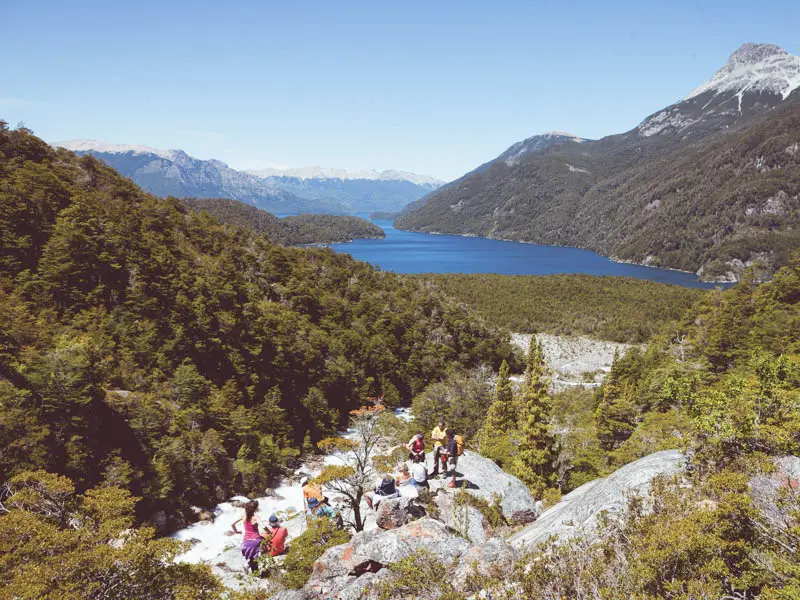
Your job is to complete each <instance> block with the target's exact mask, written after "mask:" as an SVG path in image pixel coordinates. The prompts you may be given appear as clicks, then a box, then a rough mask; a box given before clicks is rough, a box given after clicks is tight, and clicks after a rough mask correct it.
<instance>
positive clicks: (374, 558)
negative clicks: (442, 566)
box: [305, 517, 469, 599]
mask: <svg viewBox="0 0 800 600" xmlns="http://www.w3.org/2000/svg"><path fill="white" fill-rule="evenodd" d="M468 548H469V543H468V542H467V541H466V540H465V539H463V538H461V537H459V536H457V535H455V534H453V533H452V532H451V531H449V530H448V528H447V527H446V526H445V525H444V524H442V523H440V522H439V521H436V520H434V519H431V518H427V517H426V518H423V519H419V520H417V521H414V522H412V523H409V524H408V525H404V526H402V527H399V528H397V529H391V530H382V529H374V530H372V531H362V532H359V533H357V534H355V535H354V536H353V538H352V539H351V540H350V541H349V542H348V543H347V544H342V545H341V546H334V547H333V548H329V549H328V550H326V551H325V553H324V554H323V555H322V556H321V557H320V558H319V559H318V560H317V562H316V563H314V569H313V571H312V573H311V578H310V579H309V581H308V583H307V584H306V587H305V591H306V593H307V594H309V595H311V596H312V597H315V598H338V599H342V598H360V597H361V596H362V595H363V591H364V590H365V589H367V588H368V587H370V586H373V585H375V583H376V577H379V578H383V577H386V576H388V572H386V573H383V574H382V573H381V571H384V567H385V566H387V565H389V564H392V563H396V562H399V561H401V560H403V559H404V558H406V557H408V556H410V555H411V554H412V553H414V552H416V551H419V550H425V551H427V552H429V553H430V554H431V555H432V556H433V557H434V558H435V559H436V560H440V561H442V562H450V561H452V560H454V559H457V558H459V557H460V556H461V555H462V554H464V553H465V552H466V551H467V549H468Z"/></svg>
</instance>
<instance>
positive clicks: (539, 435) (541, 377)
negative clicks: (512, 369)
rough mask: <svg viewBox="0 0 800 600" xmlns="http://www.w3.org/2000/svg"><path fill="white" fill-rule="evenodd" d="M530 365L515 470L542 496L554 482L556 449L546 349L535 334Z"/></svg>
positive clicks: (530, 346)
mask: <svg viewBox="0 0 800 600" xmlns="http://www.w3.org/2000/svg"><path fill="white" fill-rule="evenodd" d="M526 364H527V368H526V370H525V383H524V385H523V388H522V397H521V403H520V405H521V407H522V411H521V414H520V419H519V428H520V444H519V451H518V453H517V455H516V456H515V457H514V461H513V462H512V464H511V470H512V472H513V473H514V475H516V476H517V477H519V478H520V479H521V480H522V481H524V482H525V483H526V484H528V487H530V488H531V490H532V491H533V493H534V495H536V496H541V494H542V493H543V492H544V490H545V489H546V488H547V487H548V485H550V484H551V483H552V482H553V477H554V463H555V459H556V450H555V439H554V436H553V431H552V427H551V425H550V409H551V407H550V397H549V396H548V395H547V387H548V384H549V379H548V377H547V374H548V373H547V366H546V364H545V360H544V349H543V348H542V345H541V344H540V343H538V342H537V341H536V336H535V335H534V336H531V342H530V345H529V346H528V355H527V357H526Z"/></svg>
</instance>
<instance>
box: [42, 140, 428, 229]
mask: <svg viewBox="0 0 800 600" xmlns="http://www.w3.org/2000/svg"><path fill="white" fill-rule="evenodd" d="M53 146H58V147H62V148H67V149H68V150H72V151H73V152H76V153H78V154H92V155H94V156H95V157H97V158H99V159H100V160H102V161H103V162H105V163H107V164H108V165H110V166H112V167H114V168H115V169H116V170H117V171H119V172H120V173H121V174H123V175H125V176H126V177H130V178H131V179H132V180H133V181H134V182H135V183H137V184H138V185H139V186H141V187H142V188H144V189H145V190H147V191H149V192H151V193H153V194H156V195H158V196H175V197H178V198H231V199H234V200H239V201H242V202H247V203H249V204H252V205H253V206H256V207H258V208H261V209H264V210H267V211H269V212H273V213H279V214H282V213H332V214H354V213H360V212H372V211H375V210H385V211H397V210H400V209H402V208H403V207H404V206H405V205H406V204H408V203H409V202H412V201H414V200H417V199H418V198H421V197H422V196H424V195H425V194H428V193H430V192H431V191H433V190H435V189H436V188H438V187H439V186H440V185H442V183H443V182H442V181H439V180H437V179H434V178H432V177H428V176H425V175H417V174H415V173H406V172H402V171H382V172H378V171H345V170H342V169H324V168H322V167H308V168H302V169H286V170H277V169H266V170H262V171H237V170H235V169H232V168H230V167H229V166H228V165H226V164H225V163H223V162H221V161H218V160H201V159H198V158H194V157H192V156H189V155H188V154H186V153H185V152H184V151H182V150H161V149H157V148H150V147H148V146H136V145H117V144H107V143H105V142H101V141H99V140H71V141H67V142H56V143H54V144H53Z"/></svg>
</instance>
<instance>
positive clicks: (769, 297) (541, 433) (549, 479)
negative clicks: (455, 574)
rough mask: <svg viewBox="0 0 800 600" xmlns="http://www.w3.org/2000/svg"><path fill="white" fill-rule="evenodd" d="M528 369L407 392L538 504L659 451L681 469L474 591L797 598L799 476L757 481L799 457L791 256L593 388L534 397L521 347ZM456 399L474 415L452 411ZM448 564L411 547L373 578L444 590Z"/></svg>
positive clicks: (676, 324) (670, 329) (797, 264)
mask: <svg viewBox="0 0 800 600" xmlns="http://www.w3.org/2000/svg"><path fill="white" fill-rule="evenodd" d="M527 364H528V369H527V371H526V376H525V378H524V381H523V382H521V383H520V384H519V385H518V386H514V385H512V382H511V381H510V379H509V376H508V375H509V372H508V369H506V368H505V367H503V368H501V370H500V373H499V375H498V377H497V384H496V386H495V388H494V393H493V395H490V393H489V392H488V391H487V390H486V389H485V387H483V388H481V387H480V386H479V385H475V384H474V382H470V381H468V380H466V379H464V378H463V377H461V378H454V377H451V378H449V379H448V380H446V381H445V382H442V383H440V384H437V386H438V387H437V388H435V389H434V388H428V390H427V391H426V392H423V393H422V394H420V395H418V396H417V398H415V400H414V409H415V414H418V416H419V417H420V418H421V419H422V421H423V422H424V423H425V424H426V425H430V424H431V423H432V422H434V421H435V419H436V418H437V417H436V415H437V414H440V413H441V412H442V411H445V412H446V414H447V415H448V417H449V419H450V420H448V424H450V423H457V426H458V427H459V428H460V429H461V430H464V431H468V432H469V434H470V439H469V441H468V444H470V445H471V446H472V447H473V448H476V449H477V450H478V451H479V452H481V453H483V454H484V455H485V456H489V457H490V458H492V459H494V460H495V461H497V462H498V463H499V464H501V465H502V466H503V468H504V469H506V470H509V471H511V472H513V473H515V474H517V475H518V476H519V477H520V478H522V479H523V480H524V481H526V483H528V484H529V486H530V487H531V489H532V490H534V491H535V492H536V493H537V494H538V495H541V497H543V498H544V500H545V501H550V502H552V501H555V500H557V499H558V498H559V497H560V495H561V494H562V493H566V492H569V491H571V490H574V489H575V488H577V487H578V486H580V485H582V484H584V483H586V482H588V481H591V480H593V479H596V478H597V477H600V476H604V475H607V474H609V473H610V472H612V471H614V470H615V469H616V468H618V467H620V466H622V465H625V464H628V463H630V462H632V461H634V460H636V459H639V458H642V457H644V456H647V455H649V454H651V453H653V452H656V451H659V450H666V449H676V448H677V449H681V450H683V451H684V453H685V455H686V456H687V460H688V468H687V469H686V471H685V472H683V473H682V474H680V475H678V476H676V477H674V478H663V477H662V478H657V479H656V480H655V482H654V484H653V488H652V491H651V500H649V501H642V500H641V499H638V500H637V499H634V498H631V499H630V504H629V507H628V509H627V511H626V512H625V515H624V516H625V518H624V519H621V520H616V519H610V520H604V519H602V518H601V520H600V533H601V536H600V539H599V540H595V541H592V540H582V539H580V538H578V539H575V540H572V541H569V542H567V543H558V541H556V540H551V541H549V542H545V543H543V544H540V545H539V546H537V547H535V548H529V549H527V550H525V551H524V552H523V553H522V555H521V556H520V557H519V559H518V560H517V561H516V563H515V565H514V567H513V568H506V569H504V570H503V571H502V572H495V573H491V572H490V573H489V574H488V575H486V574H484V575H481V576H478V577H476V578H475V579H474V580H473V581H472V582H471V583H470V586H471V587H470V590H471V591H472V592H474V593H476V594H478V593H481V594H485V595H486V596H487V597H492V598H499V599H503V600H521V599H523V598H546V599H550V600H557V599H560V598H574V599H576V600H590V599H591V600H596V599H597V598H641V599H642V600H663V599H673V600H678V599H681V600H690V599H700V598H708V599H711V598H737V599H753V600H756V599H762V600H790V599H794V598H798V597H800V584H799V583H798V582H800V558H798V557H799V556H800V554H799V553H798V548H800V493H798V483H797V481H796V480H794V479H790V478H784V479H783V480H780V479H778V478H775V479H770V477H771V476H772V475H773V474H774V473H775V472H776V465H775V462H774V461H775V460H776V459H779V458H782V457H786V456H794V457H796V456H798V455H800V254H796V255H795V257H794V258H793V259H792V260H790V262H789V265H788V266H786V267H784V268H782V269H781V270H779V271H778V272H777V273H776V274H775V277H774V279H773V280H772V281H771V282H769V283H763V284H760V285H757V284H754V283H752V281H750V280H745V281H744V282H742V283H740V284H739V285H737V286H736V287H734V288H731V289H729V290H726V291H713V292H709V293H707V294H705V295H704V296H703V297H702V298H701V300H700V301H699V302H698V303H696V304H695V305H694V306H693V307H692V308H690V309H689V310H688V311H687V312H686V313H685V314H684V315H683V316H682V317H680V318H679V319H677V320H675V321H673V322H672V323H670V324H668V325H666V326H665V327H663V328H662V330H661V331H660V332H659V333H658V334H657V335H655V336H653V337H652V338H651V339H650V341H649V343H648V345H647V349H646V350H643V351H642V350H638V349H632V350H630V351H629V352H628V353H627V354H626V355H625V356H622V357H619V358H617V359H616V360H615V361H614V364H613V366H612V369H611V372H610V373H609V375H608V376H607V377H606V379H605V381H604V383H603V385H602V387H600V388H599V389H598V390H597V391H596V392H591V391H588V390H570V391H568V392H564V393H560V394H557V395H555V396H549V395H548V394H545V393H543V387H544V386H545V385H546V382H547V371H546V369H544V368H543V363H542V359H541V348H540V347H537V345H536V344H535V343H534V344H532V346H531V352H529V354H528V358H527ZM440 388H441V389H440ZM463 397H469V398H470V400H469V406H480V410H479V411H478V412H474V411H472V412H471V413H470V414H465V413H464V412H463V411H461V410H460V408H461V405H462V404H463V400H462V398H463ZM475 414H480V415H484V416H485V417H484V418H483V419H480V420H476V419H475V418H474V415H475ZM470 417H472V418H470ZM498 431H502V432H503V435H502V436H498V435H497V432H498ZM756 481H762V482H763V481H770V482H776V481H777V483H768V484H764V483H759V484H758V485H759V486H760V489H761V490H762V491H761V492H760V493H761V494H762V496H761V500H758V499H757V498H756V494H755V493H754V491H753V486H754V485H756V484H754V483H753V482H756ZM764 486H768V487H767V488H765V487H764ZM769 486H772V487H769ZM764 489H768V490H770V491H769V492H765V491H764ZM765 493H767V494H772V496H769V495H767V496H766V498H772V499H771V500H766V499H765V496H763V494H765ZM764 502H766V503H767V504H766V505H765V504H764ZM446 572H447V565H444V564H441V565H439V564H436V563H435V562H433V563H432V562H431V560H430V557H426V556H424V555H420V554H416V555H412V556H411V557H409V559H407V560H406V561H404V562H403V563H402V564H398V565H397V568H396V569H394V571H393V574H392V576H391V577H390V578H387V579H385V580H384V584H383V585H384V589H386V590H391V589H409V588H410V589H415V590H418V591H419V597H425V598H434V597H440V598H453V599H454V600H455V599H456V598H459V597H461V596H459V595H458V594H456V593H455V591H454V590H453V588H452V587H451V586H450V585H449V583H448V580H447V578H446V577H442V574H443V573H446ZM426 594H427V595H426ZM385 597H387V598H388V597H392V596H391V594H388V595H386V596H385Z"/></svg>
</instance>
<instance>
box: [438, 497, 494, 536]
mask: <svg viewBox="0 0 800 600" xmlns="http://www.w3.org/2000/svg"><path fill="white" fill-rule="evenodd" d="M456 498H457V496H456V495H455V494H448V493H446V492H444V491H440V492H439V493H438V494H436V498H435V499H434V502H435V504H436V507H437V508H438V509H439V515H438V519H439V520H440V521H442V522H443V523H444V524H445V525H447V526H448V527H449V528H450V530H451V531H453V532H454V533H456V534H458V535H460V536H461V537H463V538H464V539H466V540H467V541H469V542H471V543H473V544H482V543H483V542H485V541H486V538H487V537H488V534H487V531H488V530H489V523H487V521H486V517H484V516H483V514H482V513H481V511H479V510H478V509H477V508H475V507H474V506H469V505H468V504H464V503H460V502H458V501H457V500H456Z"/></svg>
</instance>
